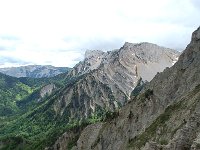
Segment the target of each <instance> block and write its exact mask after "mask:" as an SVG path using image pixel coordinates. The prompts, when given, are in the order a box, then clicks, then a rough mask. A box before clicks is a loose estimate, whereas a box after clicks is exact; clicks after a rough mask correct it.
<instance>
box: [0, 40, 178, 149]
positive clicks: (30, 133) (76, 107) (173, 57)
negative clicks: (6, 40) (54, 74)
mask: <svg viewBox="0 0 200 150" xmlns="http://www.w3.org/2000/svg"><path fill="white" fill-rule="evenodd" d="M178 57H179V52H176V51H174V50H171V49H167V48H163V47H160V46H158V45H155V44H151V43H139V44H132V43H125V44H124V45H123V47H121V48H120V49H119V50H114V51H109V52H102V51H87V52H86V54H85V59H84V61H82V62H80V63H78V64H77V65H76V66H75V67H74V68H73V69H72V70H71V71H70V72H69V73H68V74H61V76H62V77H63V79H62V81H61V85H62V86H60V87H59V88H56V89H55V90H54V91H53V92H52V93H51V94H49V95H48V96H46V97H45V98H43V100H42V101H41V102H42V103H41V104H40V105H39V106H37V107H34V108H32V109H27V108H26V107H28V106H30V103H31V104H32V102H34V100H31V101H28V104H27V103H26V101H25V102H24V101H22V104H23V102H24V103H25V106H24V105H20V106H23V107H24V109H25V110H28V111H26V112H25V113H24V114H23V115H22V116H20V117H16V118H15V119H14V120H12V121H11V122H9V121H8V122H4V123H3V124H2V125H1V128H0V141H1V142H2V144H3V146H5V145H7V146H8V147H9V146H14V147H18V148H20V146H22V145H21V144H20V143H24V144H23V149H43V148H44V147H45V146H49V145H52V144H53V143H54V142H55V140H56V138H57V137H58V136H59V135H61V134H62V133H63V132H64V131H66V130H68V131H71V132H73V131H77V132H81V131H82V129H83V128H84V127H85V126H87V125H88V124H92V123H95V122H99V121H102V120H106V118H108V116H112V115H113V113H115V111H118V110H119V109H120V108H121V107H122V106H124V105H125V104H126V103H128V100H129V98H130V96H131V95H134V94H132V91H133V89H135V87H138V86H139V85H140V86H141V87H143V86H144V84H146V83H147V82H148V81H150V80H151V79H152V78H153V76H154V75H156V74H157V72H161V71H163V70H164V69H165V68H166V67H170V66H172V65H173V64H174V63H175V61H177V59H178ZM58 76H59V75H58ZM29 80H30V79H29ZM29 80H28V81H29ZM31 80H32V79H31ZM20 81H21V80H20ZM26 81H27V80H23V83H26ZM31 83H32V84H34V82H31ZM51 87H52V86H51ZM137 89H138V88H137ZM139 89H140V88H139ZM29 102H30V103H29ZM20 104H21V103H20ZM74 136H75V137H77V136H78V133H77V134H76V135H74ZM16 138H17V139H16ZM72 139H73V138H72ZM16 140H17V141H18V142H16ZM6 143H7V144H6ZM0 146H1V145H0ZM8 147H7V148H8Z"/></svg>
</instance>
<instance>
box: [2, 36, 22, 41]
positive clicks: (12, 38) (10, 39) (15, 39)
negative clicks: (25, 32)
mask: <svg viewBox="0 0 200 150" xmlns="http://www.w3.org/2000/svg"><path fill="white" fill-rule="evenodd" d="M0 39H2V40H8V41H18V40H20V38H18V37H16V36H13V35H0Z"/></svg>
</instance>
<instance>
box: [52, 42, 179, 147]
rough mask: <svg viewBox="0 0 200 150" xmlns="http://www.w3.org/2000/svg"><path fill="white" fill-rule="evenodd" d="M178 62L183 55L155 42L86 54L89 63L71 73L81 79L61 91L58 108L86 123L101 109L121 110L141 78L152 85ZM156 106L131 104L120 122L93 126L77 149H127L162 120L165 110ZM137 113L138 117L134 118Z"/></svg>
mask: <svg viewBox="0 0 200 150" xmlns="http://www.w3.org/2000/svg"><path fill="white" fill-rule="evenodd" d="M178 57H179V53H178V52H176V51H174V50H171V49H166V48H163V47H159V46H157V45H155V44H150V43H139V44H131V43H125V44H124V46H123V47H121V48H120V49H119V50H114V51H110V52H100V51H92V52H91V53H90V52H86V59H85V60H84V61H83V62H80V63H79V64H77V65H76V66H75V67H74V68H73V69H72V71H71V72H69V74H68V76H70V77H72V76H76V77H77V78H76V79H75V81H74V82H73V83H71V84H70V83H68V85H67V86H66V87H65V89H63V90H62V92H61V93H60V95H61V96H60V97H59V99H58V100H57V101H56V102H55V103H54V104H53V105H54V106H53V108H54V110H55V112H56V114H59V115H61V116H62V115H63V116H64V113H65V112H66V111H69V114H70V118H87V117H88V116H90V115H91V114H92V113H95V112H96V111H98V110H99V109H102V108H103V109H105V110H109V111H115V110H118V109H119V106H123V105H125V104H126V103H127V100H128V99H129V97H130V95H131V92H132V90H133V89H134V88H135V87H136V86H137V85H138V82H141V81H140V80H141V78H142V79H143V80H147V81H150V80H151V79H152V78H153V76H154V75H156V74H157V72H161V71H163V70H164V69H165V68H166V67H170V66H172V65H173V64H174V63H175V61H177V59H178ZM141 83H142V82H141ZM150 93H151V92H150ZM147 95H148V94H147ZM157 101H158V100H157V99H156V97H155V96H152V97H150V98H149V101H148V103H147V104H146V106H145V107H144V106H143V105H141V106H140V105H139V102H138V105H136V104H135V102H131V104H129V105H127V106H125V107H124V108H122V110H121V113H120V115H119V119H117V120H114V121H111V122H110V123H106V124H102V123H99V124H96V125H91V126H88V128H86V129H85V130H84V131H83V132H82V134H81V136H80V138H79V140H78V144H77V147H74V149H102V150H104V149H108V150H109V149H110V150H112V149H116V150H117V149H123V148H124V147H126V145H127V142H128V141H129V140H130V139H131V138H134V136H136V135H137V134H139V133H140V132H141V131H143V130H144V129H145V128H146V127H147V126H148V125H150V123H152V122H151V121H148V120H149V119H152V120H153V119H155V118H156V117H157V116H156V115H155V116H152V114H154V113H158V114H160V113H161V112H163V108H165V107H164V106H162V107H160V104H157ZM160 103H162V101H161V102H160ZM163 103H164V102H163ZM157 105H158V106H157ZM159 107H160V108H159ZM157 108H158V109H157ZM132 112H134V115H133V116H130V113H131V114H132ZM89 129H91V130H89ZM92 129H94V130H92ZM124 149H126V148H124Z"/></svg>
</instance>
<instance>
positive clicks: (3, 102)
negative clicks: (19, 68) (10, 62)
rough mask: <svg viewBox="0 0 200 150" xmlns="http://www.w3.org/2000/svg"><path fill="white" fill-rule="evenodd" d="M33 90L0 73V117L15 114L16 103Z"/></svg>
mask: <svg viewBox="0 0 200 150" xmlns="http://www.w3.org/2000/svg"><path fill="white" fill-rule="evenodd" d="M33 90H34V89H33V88H32V87H30V86H28V85H26V84H23V83H22V82H20V81H19V80H18V79H17V78H14V77H10V76H7V75H4V74H2V73H0V117H1V116H7V115H13V114H14V113H16V111H17V110H18V108H17V105H16V102H17V101H20V100H22V99H24V98H25V97H27V96H28V95H29V94H31V93H32V92H33Z"/></svg>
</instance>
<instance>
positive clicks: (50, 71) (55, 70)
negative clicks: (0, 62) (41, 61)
mask: <svg viewBox="0 0 200 150" xmlns="http://www.w3.org/2000/svg"><path fill="white" fill-rule="evenodd" d="M69 70H70V68H68V67H54V66H50V65H46V66H41V65H29V66H22V67H10V68H0V72H2V73H4V74H6V75H9V76H13V77H17V78H19V77H30V78H43V77H53V76H56V75H58V74H61V73H67V72H68V71H69Z"/></svg>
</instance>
